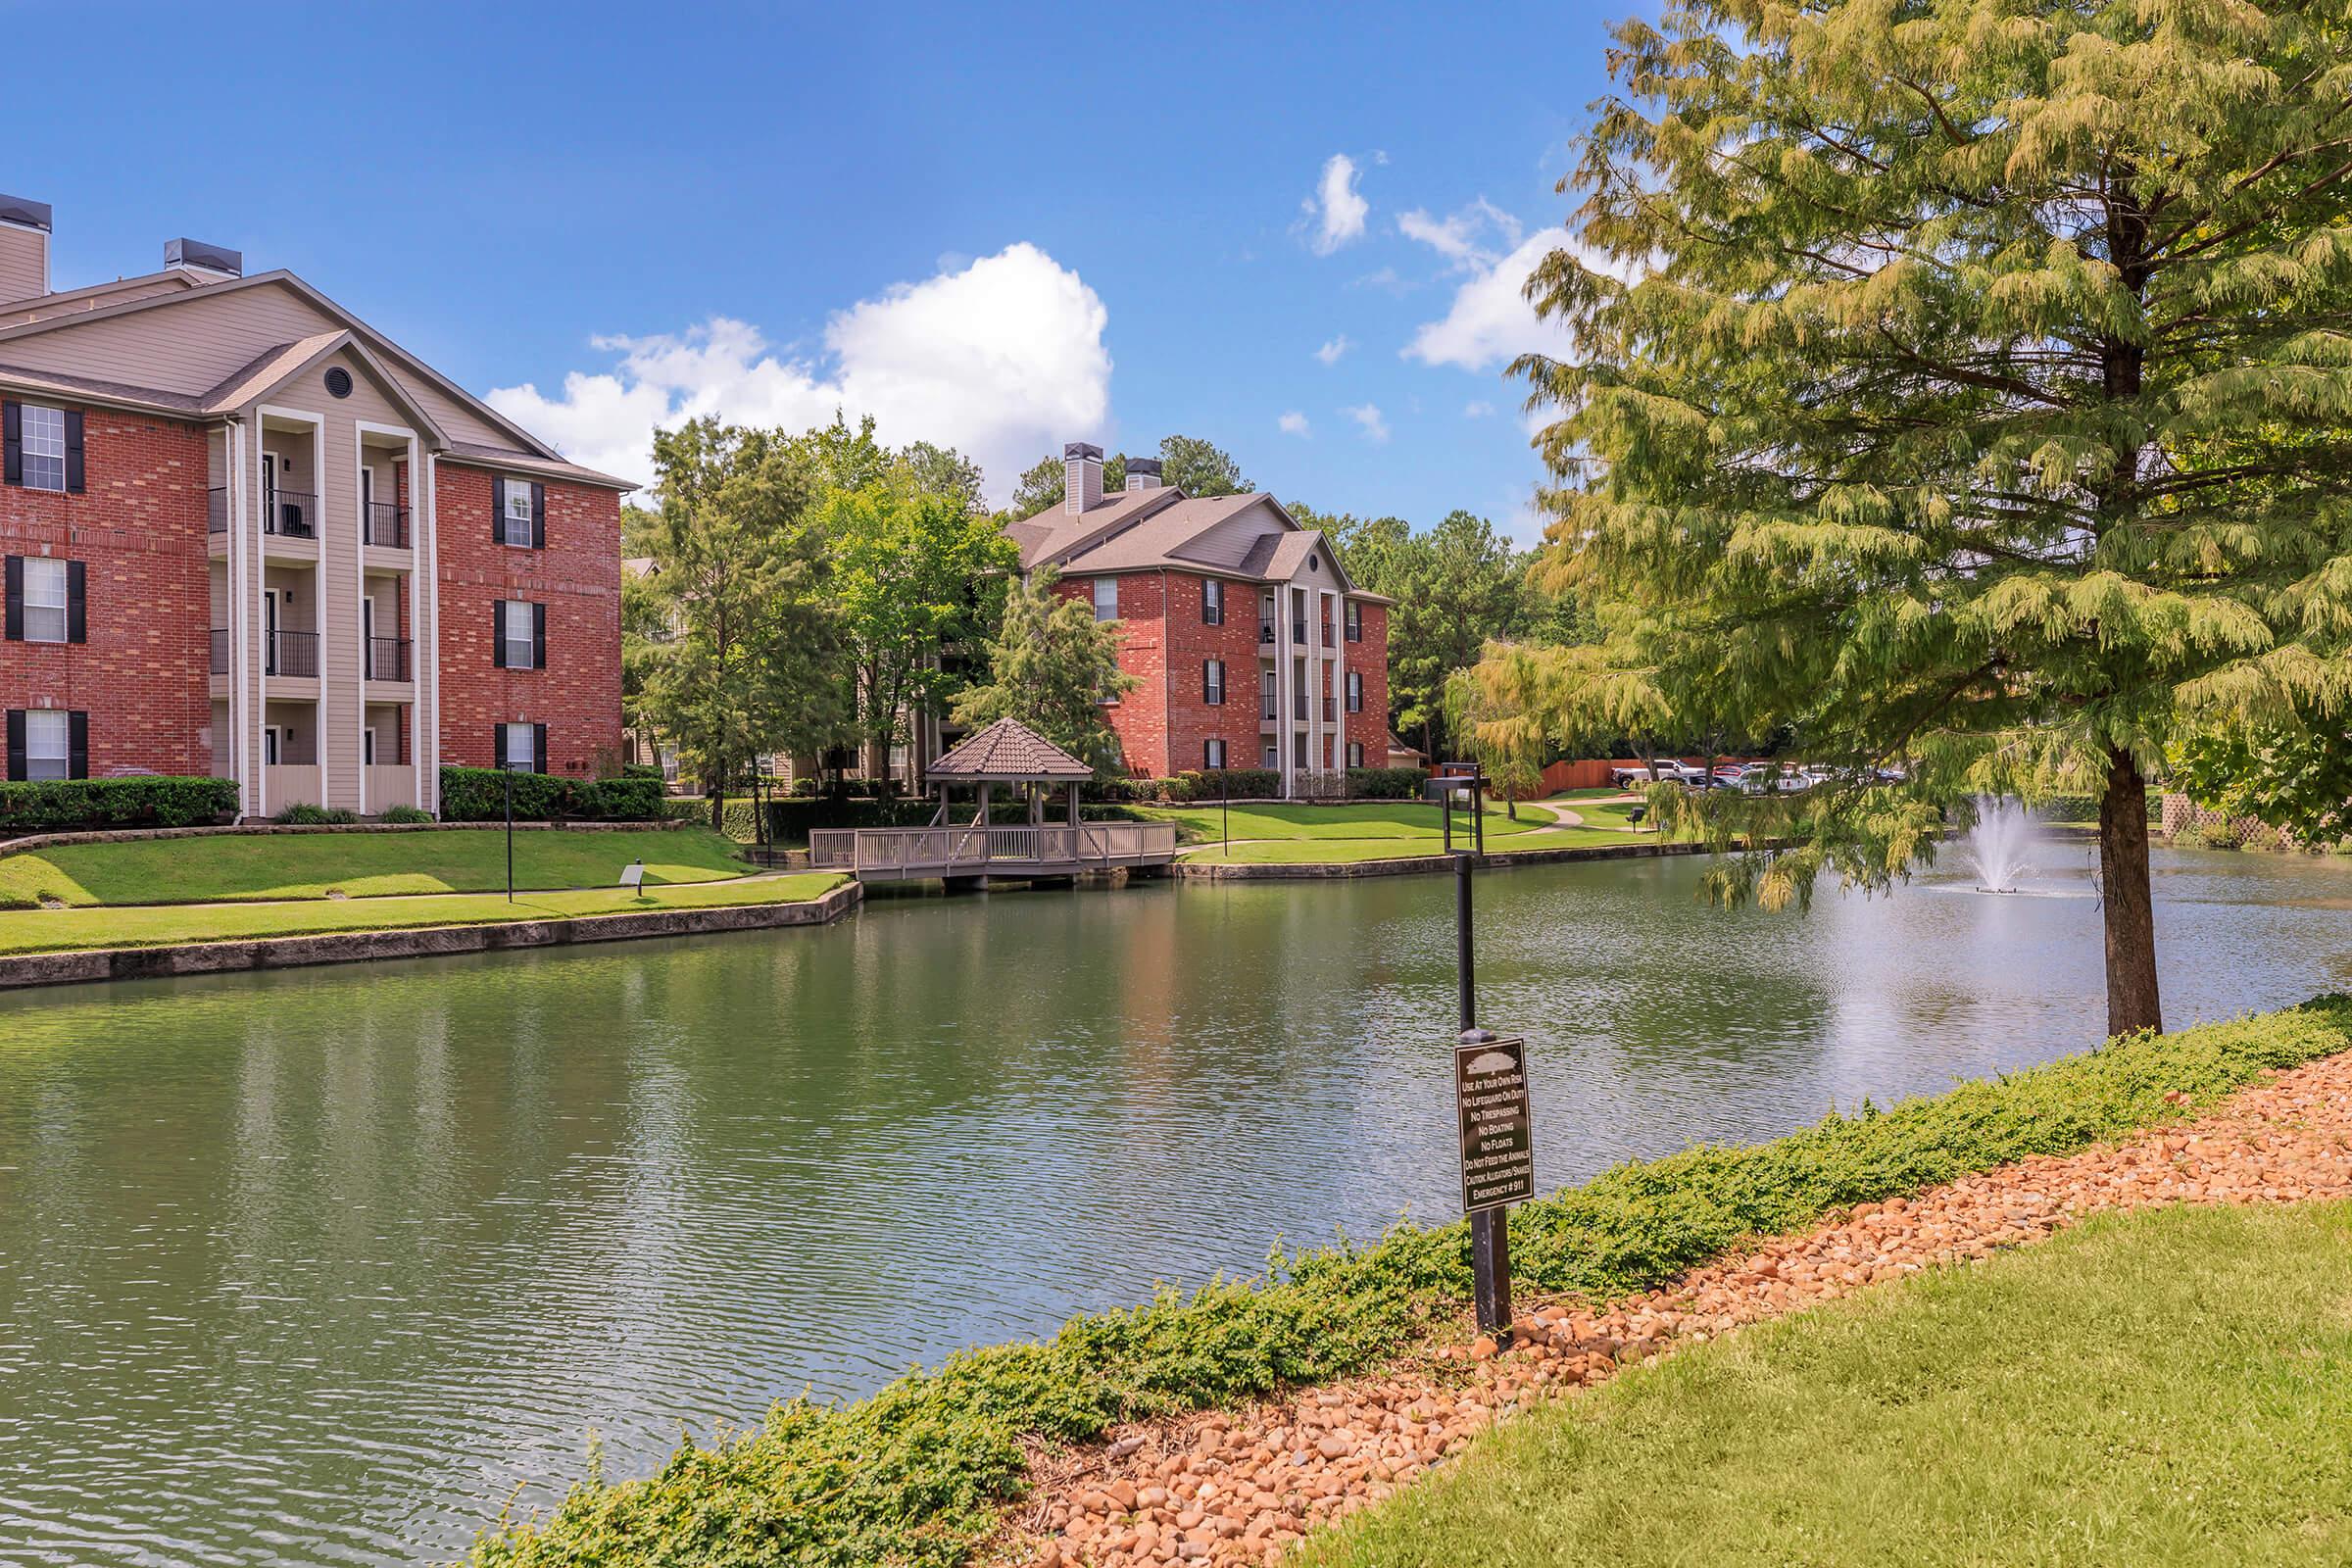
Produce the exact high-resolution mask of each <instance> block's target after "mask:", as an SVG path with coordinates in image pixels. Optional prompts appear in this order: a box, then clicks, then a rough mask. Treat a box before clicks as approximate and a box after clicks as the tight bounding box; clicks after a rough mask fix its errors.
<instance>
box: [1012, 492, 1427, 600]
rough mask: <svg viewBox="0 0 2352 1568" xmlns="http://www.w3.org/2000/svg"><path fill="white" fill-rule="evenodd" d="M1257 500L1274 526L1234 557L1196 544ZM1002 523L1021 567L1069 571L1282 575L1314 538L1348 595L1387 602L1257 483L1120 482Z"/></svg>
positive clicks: (1293, 569) (1263, 578)
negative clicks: (1206, 492) (1094, 499)
mask: <svg viewBox="0 0 2352 1568" xmlns="http://www.w3.org/2000/svg"><path fill="white" fill-rule="evenodd" d="M1261 506H1262V507H1264V508H1265V509H1266V510H1267V511H1268V512H1270V513H1271V514H1272V515H1273V517H1274V522H1275V526H1274V527H1273V528H1271V529H1269V530H1268V531H1267V532H1266V534H1265V536H1264V537H1262V538H1260V539H1258V540H1256V541H1254V542H1253V543H1252V544H1251V545H1250V548H1249V549H1248V550H1247V551H1246V552H1244V553H1243V555H1242V557H1241V558H1240V560H1239V561H1238V562H1225V561H1219V560H1216V559H1214V558H1212V557H1211V556H1209V555H1208V554H1207V553H1205V551H1203V550H1202V549H1201V542H1202V540H1203V538H1204V536H1205V535H1207V534H1208V533H1209V532H1210V531H1211V530H1213V529H1215V528H1216V527H1217V525H1218V524H1220V523H1222V522H1225V521H1226V520H1228V519H1229V518H1233V517H1237V516H1239V515H1242V514H1243V513H1245V512H1248V511H1249V510H1250V509H1251V508H1252V507H1261ZM1005 532H1006V533H1007V534H1009V535H1010V536H1011V538H1012V540H1013V542H1014V543H1015V544H1016V545H1018V546H1019V547H1020V551H1021V569H1022V570H1023V571H1031V570H1034V569H1036V568H1037V567H1039V566H1047V565H1051V566H1057V567H1062V568H1065V569H1067V570H1068V571H1070V572H1072V573H1074V574H1082V573H1086V572H1109V571H1151V570H1154V569H1158V568H1168V569H1173V570H1179V571H1197V572H1201V573H1202V574H1204V575H1208V576H1218V577H1241V578H1249V579H1252V580H1255V581H1259V582H1283V581H1288V580H1289V579H1290V578H1291V577H1293V576H1295V575H1297V573H1298V570H1299V565H1300V564H1301V563H1303V562H1304V561H1305V560H1306V558H1307V557H1308V556H1309V555H1312V554H1313V553H1314V552H1315V549H1316V547H1317V546H1318V545H1321V546H1323V547H1324V548H1323V554H1324V556H1325V558H1326V559H1327V560H1329V561H1330V563H1331V570H1332V575H1334V576H1336V577H1338V578H1339V580H1340V587H1341V589H1342V591H1343V592H1345V593H1347V594H1348V595H1349V596H1351V597H1353V598H1358V599H1369V600H1375V601H1378V602H1380V603H1382V604H1390V603H1394V601H1392V600H1390V599H1388V598H1387V597H1386V596H1384V595H1381V594H1375V593H1371V592H1368V591H1367V590H1365V589H1361V588H1358V587H1357V586H1356V585H1355V582H1354V580H1353V579H1352V578H1350V577H1349V576H1348V568H1347V567H1346V566H1345V565H1344V564H1341V561H1340V555H1339V552H1338V551H1336V550H1333V549H1331V548H1329V545H1328V542H1327V541H1326V540H1325V539H1324V536H1323V534H1322V533H1321V532H1320V531H1319V530H1316V529H1311V528H1301V527H1300V526H1299V519H1298V518H1296V517H1294V516H1292V515H1290V513H1289V512H1288V511H1287V510H1285V508H1284V507H1283V504H1282V503H1281V502H1279V501H1277V500H1275V499H1274V497H1272V496H1270V495H1268V494H1266V493H1265V492H1263V491H1259V490H1245V491H1240V492H1238V493H1236V494H1233V495H1225V496H1201V497H1197V498H1196V497H1193V496H1188V495H1186V494H1185V493H1184V492H1183V491H1182V490H1180V489H1178V488H1176V487H1175V486H1173V485H1166V486H1160V487H1158V488H1154V489H1151V490H1126V491H1121V492H1119V493H1118V494H1116V495H1113V496H1106V497H1104V498H1103V501H1102V502H1101V503H1100V504H1099V505H1096V506H1092V507H1089V508H1087V509H1086V511H1084V512H1082V513H1080V514H1078V515H1075V516H1073V515H1070V514H1069V513H1067V512H1064V511H1063V510H1062V509H1061V508H1059V507H1050V508H1048V509H1047V510H1045V511H1044V512H1040V513H1038V514H1037V515H1034V516H1031V517H1027V518H1024V519H1023V520H1021V521H1019V522H1015V523H1009V524H1007V525H1006V527H1005Z"/></svg>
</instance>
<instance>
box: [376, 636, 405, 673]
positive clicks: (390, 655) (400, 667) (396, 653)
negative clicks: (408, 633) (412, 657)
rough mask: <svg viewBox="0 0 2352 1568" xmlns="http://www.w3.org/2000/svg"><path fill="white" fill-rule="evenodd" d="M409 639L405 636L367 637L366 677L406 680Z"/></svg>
mask: <svg viewBox="0 0 2352 1568" xmlns="http://www.w3.org/2000/svg"><path fill="white" fill-rule="evenodd" d="M408 678H409V640H408V639H407V638H406V637H370V638H368V679H369V680H407V679H408Z"/></svg>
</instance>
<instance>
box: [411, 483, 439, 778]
mask: <svg viewBox="0 0 2352 1568" xmlns="http://www.w3.org/2000/svg"><path fill="white" fill-rule="evenodd" d="M421 461H422V464H423V466H422V469H421V471H420V470H419V469H418V468H417V467H416V466H412V467H411V468H410V469H409V524H410V527H411V528H412V529H414V528H415V527H416V526H417V522H418V520H419V519H421V520H422V521H423V523H424V527H425V533H424V539H425V546H424V551H423V555H422V557H421V558H420V559H419V560H418V561H417V613H418V614H419V615H421V614H422V613H424V608H425V604H426V601H427V599H428V598H429V599H430V601H431V606H432V645H431V647H432V659H431V662H430V667H431V669H432V693H433V696H432V711H431V713H429V714H426V713H423V712H418V713H417V715H416V717H415V722H416V725H417V741H418V745H417V753H416V756H417V805H418V806H421V807H423V808H424V809H426V810H428V811H430V812H432V813H433V814H434V815H435V816H439V815H440V814H441V583H440V562H441V474H440V460H439V459H438V458H436V457H435V456H434V455H433V454H432V453H430V452H425V453H422V454H421ZM424 647H425V643H424V632H423V622H422V621H421V620H420V621H419V622H418V630H417V648H418V650H419V651H422V650H423V648H424ZM428 719H429V722H427V720H428ZM428 747H429V748H430V755H427V750H426V749H427V748H428Z"/></svg>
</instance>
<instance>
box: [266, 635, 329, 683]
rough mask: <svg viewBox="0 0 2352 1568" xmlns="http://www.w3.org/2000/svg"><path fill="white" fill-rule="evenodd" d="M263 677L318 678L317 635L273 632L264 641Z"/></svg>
mask: <svg viewBox="0 0 2352 1568" xmlns="http://www.w3.org/2000/svg"><path fill="white" fill-rule="evenodd" d="M266 641H267V643H268V648H267V661H266V662H264V663H263V665H262V673H263V674H265V675H286V676H294V677H303V676H308V677H310V678H312V679H316V678H318V674H319V634H318V633H317V632H315V631H273V632H271V633H270V635H269V637H268V638H267V639H266Z"/></svg>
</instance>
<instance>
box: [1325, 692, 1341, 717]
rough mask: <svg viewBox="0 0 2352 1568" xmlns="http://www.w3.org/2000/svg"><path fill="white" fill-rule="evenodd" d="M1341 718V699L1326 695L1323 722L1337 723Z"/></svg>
mask: <svg viewBox="0 0 2352 1568" xmlns="http://www.w3.org/2000/svg"><path fill="white" fill-rule="evenodd" d="M1339 719H1340V700H1339V699H1338V698H1337V697H1326V698H1324V699H1323V722H1324V723H1326V724H1336V723H1338V722H1339Z"/></svg>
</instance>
